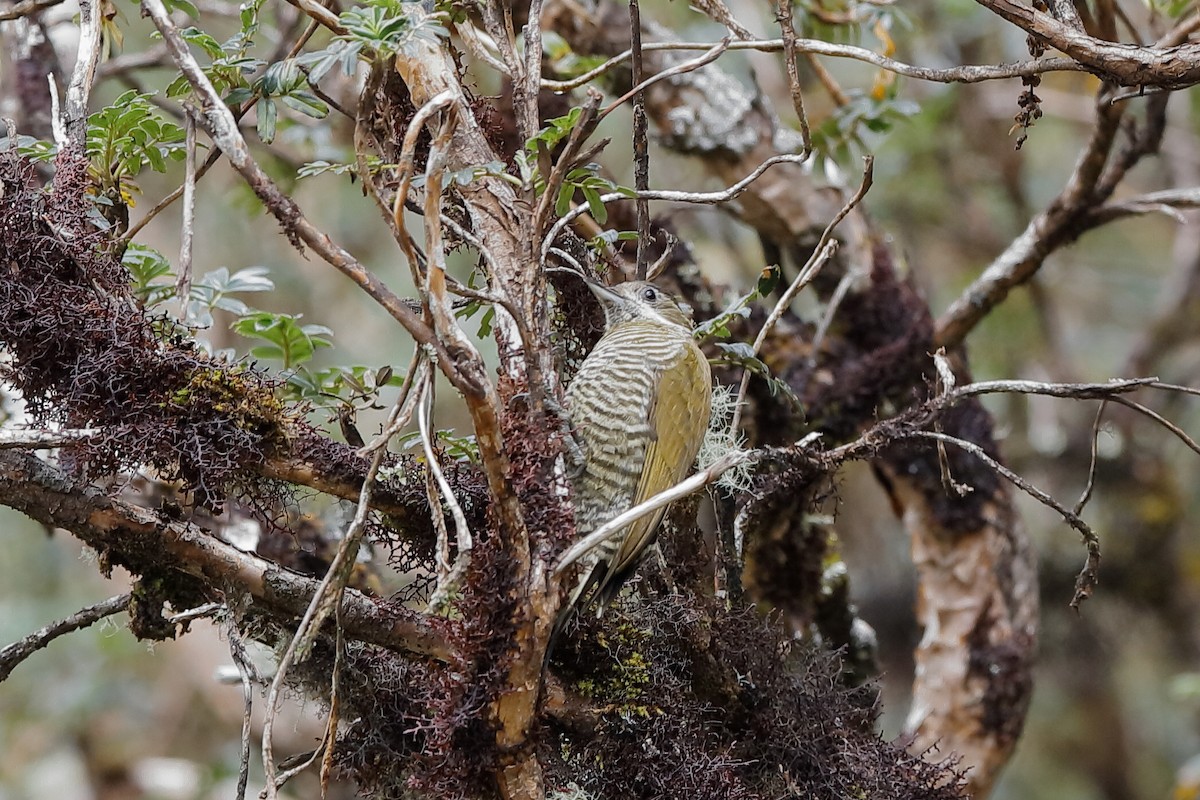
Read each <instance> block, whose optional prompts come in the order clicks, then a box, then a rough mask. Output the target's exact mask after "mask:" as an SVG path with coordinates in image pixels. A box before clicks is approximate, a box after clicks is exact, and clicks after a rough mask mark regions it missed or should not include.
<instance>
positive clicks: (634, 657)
mask: <svg viewBox="0 0 1200 800" xmlns="http://www.w3.org/2000/svg"><path fill="white" fill-rule="evenodd" d="M648 638H649V633H648V632H647V631H645V630H642V629H641V628H638V627H637V626H635V625H633V624H631V623H629V622H621V623H620V624H619V625H618V626H617V627H616V628H615V629H613V630H611V631H607V632H602V633H601V634H600V635H599V636H597V637H596V644H597V645H599V647H600V648H601V649H602V650H603V651H604V653H605V654H606V656H607V661H605V662H604V663H602V664H598V665H597V668H596V669H595V670H594V671H592V673H591V674H590V675H589V676H588V677H586V678H581V679H580V680H578V681H576V682H575V689H576V691H578V692H579V693H580V694H582V695H583V696H585V697H587V698H588V699H590V700H593V701H595V702H596V703H598V704H600V705H602V706H605V707H606V709H607V710H609V711H611V712H612V713H614V714H618V715H620V716H622V717H625V718H634V717H636V718H640V719H648V718H649V717H650V716H652V715H654V714H661V713H662V709H661V708H659V707H658V706H657V705H654V704H653V703H651V702H650V697H649V694H648V692H649V689H650V685H651V670H650V663H649V661H648V660H647V659H646V656H645V655H644V654H643V653H642V647H643V646H644V644H645V642H646V641H647V639H648Z"/></svg>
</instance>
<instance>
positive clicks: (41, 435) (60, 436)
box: [0, 428, 100, 450]
mask: <svg viewBox="0 0 1200 800" xmlns="http://www.w3.org/2000/svg"><path fill="white" fill-rule="evenodd" d="M99 434H100V430H99V429H95V428H79V429H75V430H64V431H40V430H38V431H35V430H12V431H5V430H0V450H42V449H46V448H51V447H66V446H68V445H72V444H77V443H79V442H86V441H88V440H89V439H93V438H95V437H96V436H97V435H99Z"/></svg>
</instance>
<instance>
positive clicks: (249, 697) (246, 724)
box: [225, 620, 261, 800]
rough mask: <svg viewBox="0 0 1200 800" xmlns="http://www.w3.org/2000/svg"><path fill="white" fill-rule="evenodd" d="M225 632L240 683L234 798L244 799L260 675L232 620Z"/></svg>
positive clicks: (248, 773)
mask: <svg viewBox="0 0 1200 800" xmlns="http://www.w3.org/2000/svg"><path fill="white" fill-rule="evenodd" d="M225 632H226V634H227V635H228V636H229V655H230V656H231V657H232V658H233V663H234V664H235V665H236V666H237V671H238V676H239V677H240V679H241V685H242V751H241V758H240V759H239V760H238V782H237V794H235V795H234V800H245V797H246V785H247V784H248V783H249V782H250V734H251V723H252V718H253V713H254V684H255V683H257V682H259V681H261V676H259V675H258V670H257V669H255V667H254V662H253V661H251V660H250V654H249V653H247V652H246V643H245V642H244V641H243V640H242V633H241V631H239V630H238V627H237V624H236V623H235V622H234V621H233V620H229V622H228V624H227V625H226V626H225Z"/></svg>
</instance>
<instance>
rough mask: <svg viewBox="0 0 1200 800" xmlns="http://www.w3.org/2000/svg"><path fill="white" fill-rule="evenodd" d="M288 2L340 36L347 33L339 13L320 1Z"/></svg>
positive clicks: (293, 0)
mask: <svg viewBox="0 0 1200 800" xmlns="http://www.w3.org/2000/svg"><path fill="white" fill-rule="evenodd" d="M288 2H289V3H291V4H292V5H293V6H295V7H296V8H297V9H299V10H300V11H302V12H303V13H305V14H307V15H308V16H309V17H312V19H313V20H314V21H315V22H319V23H320V24H322V25H324V26H325V27H326V28H328V29H329V30H331V31H333V32H334V33H336V34H338V35H339V36H341V35H343V34H344V33H346V28H345V27H344V26H343V25H342V23H341V22H340V21H339V20H338V15H337V14H335V13H334V12H332V11H330V10H329V9H328V8H326V7H325V6H323V5H321V4H320V3H318V2H317V0H288Z"/></svg>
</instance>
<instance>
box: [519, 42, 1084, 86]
mask: <svg viewBox="0 0 1200 800" xmlns="http://www.w3.org/2000/svg"><path fill="white" fill-rule="evenodd" d="M713 44H714V43H713V42H652V43H648V44H644V45H643V46H642V51H643V52H646V53H650V52H655V51H662V50H708V49H710V48H711V47H713ZM728 49H730V50H756V51H759V52H763V53H778V52H782V51H783V49H784V42H783V39H757V40H751V41H736V42H732V43H731V44H730V45H729V48H728ZM795 51H796V52H797V53H811V54H812V55H819V56H832V57H834V58H848V59H851V60H854V61H863V62H866V63H867V64H873V65H874V66H876V67H879V68H880V69H883V70H886V71H888V72H894V73H896V74H897V75H901V76H903V77H906V78H915V79H917V80H923V81H930V82H932V83H982V82H984V81H995V80H1004V79H1008V78H1026V77H1029V76H1032V75H1042V74H1044V73H1047V72H1083V71H1084V67H1083V66H1081V65H1080V64H1079V62H1077V61H1075V60H1074V59H1071V58H1054V57H1051V58H1039V59H1033V60H1030V61H1020V62H1017V63H1015V64H963V65H961V66H957V67H950V68H947V69H934V68H931V67H920V66H916V65H913V64H905V63H904V62H901V61H897V60H895V59H893V58H888V57H887V56H882V55H880V54H879V53H876V52H875V51H874V50H868V49H866V48H863V47H854V46H852V45H844V44H833V43H830V42H823V41H821V40H819V39H797V40H796V43H795ZM632 55H633V54H632V51H630V50H626V51H625V52H623V53H620V54H618V55H616V56H613V57H612V58H610V59H609V60H608V61H605V62H604V63H603V64H601V65H600V66H598V67H596V68H594V69H591V70H588V71H587V72H585V73H583V74H582V75H579V76H578V77H575V78H571V79H570V80H565V81H553V80H543V81H542V88H544V89H550V90H551V91H555V92H565V91H569V90H571V89H577V88H579V87H580V86H583V85H585V84H588V83H591V82H592V81H593V80H595V79H596V78H598V77H599V76H601V75H603V74H604V73H606V72H608V71H609V70H611V69H613V68H614V67H616V66H618V65H620V64H622V63H624V62H625V61H627V60H629V59H630V58H631V57H632Z"/></svg>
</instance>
